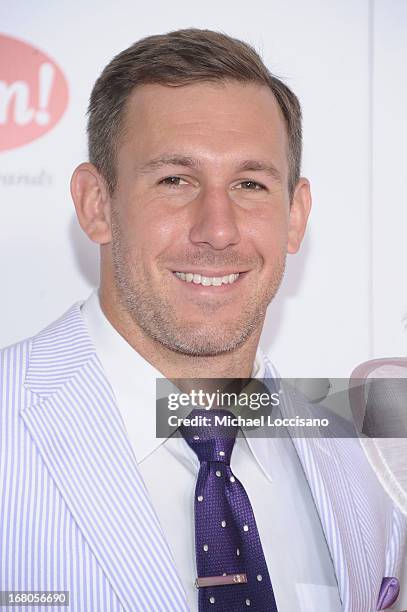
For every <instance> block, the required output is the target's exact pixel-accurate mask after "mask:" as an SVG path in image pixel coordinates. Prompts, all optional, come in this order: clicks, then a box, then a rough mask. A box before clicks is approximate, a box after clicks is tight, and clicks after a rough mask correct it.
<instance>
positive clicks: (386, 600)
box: [377, 577, 400, 610]
mask: <svg viewBox="0 0 407 612" xmlns="http://www.w3.org/2000/svg"><path fill="white" fill-rule="evenodd" d="M399 593H400V583H399V581H398V580H397V578H393V577H389V578H383V580H382V585H381V587H380V593H379V598H378V600H377V609H378V610H386V608H389V607H390V606H392V605H393V604H394V602H395V601H396V599H397V597H398V596H399Z"/></svg>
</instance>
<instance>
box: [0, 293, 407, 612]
mask: <svg viewBox="0 0 407 612" xmlns="http://www.w3.org/2000/svg"><path fill="white" fill-rule="evenodd" d="M81 304H82V302H78V303H76V304H74V305H73V306H72V307H71V308H70V309H69V310H68V311H67V312H66V313H65V314H64V315H63V316H62V317H61V318H60V319H58V320H57V321H56V322H55V323H53V324H51V325H50V326H48V327H47V328H46V329H45V330H43V331H42V332H40V333H39V334H38V335H36V336H34V337H33V338H29V339H27V340H24V341H22V342H20V343H18V344H16V345H14V346H11V347H8V348H6V349H4V350H3V351H2V352H1V353H0V355H1V358H0V359H1V360H0V385H1V388H0V398H1V404H0V406H1V413H0V417H1V420H0V424H1V431H0V434H1V435H0V443H1V446H0V492H1V495H0V590H2V591H11V590H13V591H15V590H24V591H28V590H33V591H37V592H38V591H50V590H51V591H69V594H70V606H69V608H66V607H65V608H63V607H52V606H51V607H49V608H47V609H50V610H61V611H63V610H65V611H66V610H69V611H70V612H105V611H106V612H113V611H117V612H123V611H126V612H139V611H140V612H148V611H151V612H161V611H162V612H164V611H167V612H182V611H186V610H188V607H187V603H186V598H185V594H184V591H183V587H182V584H181V581H180V578H179V576H178V574H177V569H176V567H175V564H174V561H173V558H172V556H171V553H170V550H169V547H168V545H167V543H166V540H165V538H164V535H163V533H162V531H161V528H160V524H159V521H158V519H157V516H156V513H155V511H154V508H153V507H152V505H151V502H150V499H149V496H148V493H147V490H146V487H145V485H144V483H143V480H142V478H141V475H140V473H139V471H138V468H137V465H136V462H135V460H134V455H133V453H132V450H131V447H130V443H129V440H128V437H127V435H126V432H125V429H124V425H123V422H122V419H121V416H120V413H119V410H118V407H117V405H116V402H115V398H114V396H113V392H112V389H111V387H110V385H109V382H108V381H107V379H106V376H105V373H104V371H103V368H102V366H101V364H100V361H99V359H98V357H97V355H96V353H95V349H94V346H93V344H92V342H91V339H90V337H89V335H88V333H87V330H86V327H85V324H84V321H83V319H82V317H81V313H80V306H81ZM265 365H266V377H269V378H271V377H273V375H274V370H273V367H272V365H271V363H270V362H269V361H268V360H267V359H266V364H265ZM293 443H294V445H295V448H296V451H297V453H298V456H299V459H300V461H301V463H302V466H303V469H304V472H305V475H306V478H307V480H308V483H309V486H310V489H311V492H312V495H313V497H314V501H315V505H316V508H317V511H318V513H319V516H320V520H321V524H322V527H323V530H324V534H325V537H326V540H327V543H328V547H329V550H330V553H331V557H332V562H333V565H334V569H335V573H336V576H337V581H338V588H339V593H340V597H341V601H342V604H343V610H344V611H345V612H376V610H378V609H379V608H378V601H379V599H380V598H381V599H383V589H384V588H385V581H384V582H383V579H384V578H386V577H396V578H397V577H398V576H399V572H400V565H401V560H402V558H403V554H404V552H405V540H406V521H405V519H404V518H403V516H402V515H401V513H400V512H399V511H398V510H397V508H396V507H395V506H394V505H393V503H392V501H391V500H390V498H389V497H388V496H387V494H386V493H385V492H384V490H383V489H382V488H381V486H380V485H379V483H378V481H377V478H376V476H375V474H374V472H373V470H372V469H371V468H370V465H369V463H368V462H367V460H366V458H365V455H364V453H363V450H362V448H361V446H360V444H359V442H358V440H357V439H345V438H320V439H318V438H315V439H314V438H311V439H310V438H308V439H304V438H299V437H298V438H293ZM262 444H263V445H264V460H265V461H267V444H268V440H267V439H264V440H263V442H262ZM310 554H312V552H310ZM15 609H16V610H18V609H20V608H15ZM29 610H38V611H39V612H40V611H42V610H43V608H35V607H24V608H21V611H22V612H27V611H29ZM228 612H229V611H228ZM230 612H233V611H230ZM321 612H329V611H321Z"/></svg>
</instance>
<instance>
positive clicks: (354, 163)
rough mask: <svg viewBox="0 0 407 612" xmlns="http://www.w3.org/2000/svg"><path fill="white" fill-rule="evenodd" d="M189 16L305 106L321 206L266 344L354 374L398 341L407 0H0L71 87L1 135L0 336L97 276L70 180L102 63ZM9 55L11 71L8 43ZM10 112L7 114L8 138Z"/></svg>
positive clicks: (288, 360) (30, 324)
mask: <svg viewBox="0 0 407 612" xmlns="http://www.w3.org/2000/svg"><path fill="white" fill-rule="evenodd" d="M191 26H194V27H205V28H211V29H216V30H223V31H225V32H226V33H228V34H231V35H232V36H236V37H240V38H242V39H244V40H246V41H248V42H250V43H252V44H253V45H254V46H255V47H256V48H257V49H258V50H259V51H260V52H261V53H262V55H263V58H264V60H265V62H266V64H267V65H268V66H269V68H270V69H271V70H272V72H274V73H275V74H276V75H277V76H280V77H283V78H284V80H285V81H286V83H287V84H288V85H289V86H290V87H292V88H293V89H294V91H295V92H296V93H297V94H298V95H299V97H300V100H301V103H302V106H303V113H304V141H305V150H304V164H303V174H304V175H305V176H308V177H309V178H310V180H311V184H312V189H313V199H314V208H313V212H312V217H311V221H310V227H309V231H308V235H307V238H306V240H305V242H304V245H303V248H302V250H301V251H300V253H299V254H298V255H296V256H291V257H290V258H289V262H288V268H287V274H286V278H285V281H284V284H283V286H282V288H281V290H280V294H279V296H278V297H277V298H276V300H275V302H274V303H273V304H272V305H271V306H270V308H269V312H268V317H267V321H266V326H265V329H264V333H263V336H262V346H263V348H264V349H265V350H266V351H267V352H268V353H269V354H270V356H271V358H272V359H273V361H274V362H275V364H276V365H277V367H278V369H279V370H280V371H281V373H282V374H283V375H285V376H296V377H299V376H304V377H305V376H327V377H335V376H336V377H339V376H348V375H349V374H350V372H351V370H352V369H353V367H354V366H355V365H357V364H358V363H359V362H361V361H364V360H366V359H369V358H372V357H376V356H395V355H401V354H405V353H406V349H407V333H406V331H405V328H404V326H405V325H406V321H405V320H404V319H403V318H405V317H406V315H407V288H406V283H405V281H404V268H405V262H406V256H407V245H406V240H405V237H404V236H405V233H406V228H407V203H406V201H405V200H406V193H407V184H406V182H407V179H406V171H405V145H404V143H405V142H406V141H407V121H406V117H405V109H406V107H407V86H406V79H405V66H406V65H407V2H405V1H404V0H371V1H370V2H368V1H367V0H359V1H358V2H354V1H353V0H330V1H328V2H326V1H324V0H308V1H307V2H302V0H258V1H256V0H253V1H252V2H250V3H247V2H246V1H243V0H236V1H235V2H234V3H233V4H232V3H229V2H224V3H222V2H219V1H218V0H216V1H214V0H209V1H207V2H206V3H205V6H204V5H203V3H201V4H198V3H191V2H187V1H186V0H178V1H177V0H175V1H174V2H171V3H168V2H167V1H166V0H151V1H150V2H149V3H148V4H147V5H146V3H144V2H143V3H141V2H134V0H132V1H131V0H120V1H118V2H115V3H112V2H111V1H107V0H88V1H87V2H86V3H82V2H79V1H78V0H72V1H71V2H69V3H56V2H46V1H45V0H43V1H39V0H37V1H36V2H29V1H25V2H19V3H12V2H10V1H8V2H4V1H3V2H2V3H1V4H0V34H3V35H8V36H12V37H14V38H17V39H20V40H21V41H23V42H25V43H28V44H29V45H32V46H33V47H35V48H37V49H39V50H40V51H42V52H43V53H45V54H46V55H47V56H49V57H50V58H51V59H52V60H53V61H54V62H55V63H56V65H57V66H59V68H60V69H61V70H62V73H63V74H64V75H65V79H66V81H67V84H68V88H69V100H68V106H67V108H66V111H65V113H64V114H63V116H62V118H61V120H60V121H59V122H58V123H57V124H56V126H55V127H54V128H53V129H52V130H49V131H47V132H46V133H45V134H44V135H42V136H41V137H39V138H36V139H35V140H32V141H31V142H29V143H27V144H24V145H22V146H19V147H17V148H13V149H9V150H3V151H0V215H1V224H0V267H1V290H2V291H1V298H2V299H1V301H0V321H1V323H0V345H6V344H10V343H12V342H15V341H17V340H19V339H21V338H23V337H25V336H27V335H32V334H33V333H35V332H36V331H38V330H39V329H41V328H42V327H44V326H45V325H47V324H48V323H49V322H50V321H51V320H53V319H55V318H56V317H58V316H59V315H60V314H62V312H64V311H65V310H66V309H67V308H68V307H69V306H70V305H71V303H73V302H74V301H76V300H78V299H83V298H85V297H87V295H88V294H89V292H90V290H91V287H93V286H96V285H97V283H98V272H97V264H98V251H97V247H96V246H95V245H93V244H92V243H90V242H88V240H87V239H86V237H84V236H82V234H81V230H80V228H79V226H78V224H77V222H76V219H75V216H74V209H73V205H72V203H71V201H70V195H69V179H70V175H71V173H72V171H73V169H74V167H75V166H76V165H77V164H78V163H79V162H81V161H83V160H84V159H86V140H85V112H86V107H87V101H88V97H89V93H90V90H91V87H92V85H93V83H94V81H95V79H96V77H97V76H98V74H99V73H100V71H101V70H102V68H103V67H104V65H105V64H106V63H107V62H108V61H109V60H110V59H111V58H112V57H113V55H114V54H116V53H117V52H119V51H120V50H122V49H124V48H125V47H127V46H128V45H129V44H131V43H132V42H134V41H135V40H137V39H138V38H140V37H142V36H146V35H148V34H153V33H163V32H167V31H169V30H172V29H178V28H181V27H191ZM2 66H3V69H4V70H6V72H7V74H8V75H9V73H10V67H11V68H12V66H13V54H12V53H11V52H8V53H3V57H1V58H0V70H1V67H2ZM4 66H6V67H7V68H4ZM7 78H10V77H9V76H8V77H7ZM7 78H6V77H5V76H4V75H2V74H1V73H0V81H2V80H3V81H5V82H7ZM16 78H17V76H16ZM7 83H8V84H9V82H7ZM50 97H52V90H51V93H50ZM50 99H51V98H50ZM0 102H1V100H0ZM35 103H37V107H38V102H35V101H32V104H33V105H35ZM13 121H14V118H13V114H12V113H9V114H8V116H7V121H6V123H7V124H8V125H5V124H4V122H3V124H1V120H0V138H3V143H2V145H1V148H2V149H4V143H5V140H4V139H6V138H7V137H8V134H9V133H11V132H10V130H15V129H18V126H15V125H11V123H12V122H13ZM403 320H404V323H403Z"/></svg>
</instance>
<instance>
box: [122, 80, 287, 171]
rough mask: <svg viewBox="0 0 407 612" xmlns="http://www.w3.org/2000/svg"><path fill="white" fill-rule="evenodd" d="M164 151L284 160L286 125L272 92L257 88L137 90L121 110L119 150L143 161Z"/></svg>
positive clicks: (218, 85)
mask: <svg viewBox="0 0 407 612" xmlns="http://www.w3.org/2000/svg"><path fill="white" fill-rule="evenodd" d="M168 146H170V147H171V149H174V147H175V148H177V149H178V150H179V152H185V153H188V152H190V149H191V148H192V149H194V152H195V153H197V154H199V153H200V152H201V153H202V155H210V154H211V153H213V154H214V155H231V154H233V151H234V149H236V153H243V154H245V155H246V156H250V154H251V153H253V154H262V155H267V154H269V155H270V154H273V155H274V156H277V157H281V158H282V159H283V158H284V159H286V157H287V133H286V125H285V120H284V117H283V115H282V112H281V109H280V107H279V105H278V103H277V101H276V99H275V97H274V95H273V93H272V91H271V90H270V89H269V88H268V87H266V86H263V85H258V84H253V83H240V82H235V81H226V82H222V83H207V82H204V83H194V84H190V85H185V86H179V87H178V86H177V87H170V86H165V85H158V84H147V85H142V86H139V87H137V88H136V89H135V90H134V91H133V92H132V94H131V95H130V97H129V99H128V101H127V104H126V107H125V114H124V121H123V131H122V139H121V147H119V149H120V148H121V149H124V150H128V149H131V151H132V154H133V155H139V154H140V155H142V156H143V157H145V156H149V155H152V154H157V153H160V152H161V151H160V150H161V149H162V150H165V149H168ZM276 161H277V160H276Z"/></svg>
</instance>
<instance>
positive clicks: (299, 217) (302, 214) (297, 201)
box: [287, 178, 312, 254]
mask: <svg viewBox="0 0 407 612" xmlns="http://www.w3.org/2000/svg"><path fill="white" fill-rule="evenodd" d="M311 206H312V198H311V189H310V184H309V181H308V180H307V179H306V178H300V180H299V181H298V183H297V185H296V187H295V190H294V194H293V198H292V201H291V206H290V217H289V223H288V245H287V252H288V253H291V254H293V253H296V252H297V251H298V249H299V248H300V246H301V242H302V239H303V236H304V233H305V228H306V227H307V220H308V215H309V213H310V211H311Z"/></svg>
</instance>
